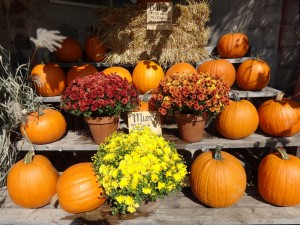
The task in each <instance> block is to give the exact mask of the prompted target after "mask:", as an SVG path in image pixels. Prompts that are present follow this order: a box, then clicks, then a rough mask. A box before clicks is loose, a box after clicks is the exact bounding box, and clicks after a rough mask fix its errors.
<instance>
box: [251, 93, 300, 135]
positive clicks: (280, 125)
mask: <svg viewBox="0 0 300 225" xmlns="http://www.w3.org/2000/svg"><path fill="white" fill-rule="evenodd" d="M283 96H284V93H279V94H278V95H277V96H276V99H269V100H267V101H265V102H263V103H262V104H261V105H260V106H259V107H258V110H257V111H258V116H259V127H260V129H262V131H263V132H265V133H267V134H269V135H272V136H277V137H289V136H292V135H294V134H297V133H298V132H300V104H299V103H298V102H296V101H294V100H292V99H289V98H283Z"/></svg>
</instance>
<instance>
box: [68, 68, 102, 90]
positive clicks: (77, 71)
mask: <svg viewBox="0 0 300 225" xmlns="http://www.w3.org/2000/svg"><path fill="white" fill-rule="evenodd" d="M96 72H98V70H97V68H96V67H95V66H93V65H92V64H84V65H78V66H76V65H75V66H72V67H71V68H70V69H69V70H68V73H67V85H69V84H70V83H71V82H72V81H73V80H74V79H75V78H77V77H85V76H88V75H93V74H95V73H96Z"/></svg>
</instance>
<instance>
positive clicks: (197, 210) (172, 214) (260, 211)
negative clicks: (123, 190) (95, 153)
mask: <svg viewBox="0 0 300 225" xmlns="http://www.w3.org/2000/svg"><path fill="white" fill-rule="evenodd" d="M0 204H1V209H0V224H1V225H17V224H22V225H29V224H30V225H35V224H36V225H43V224H47V225H49V224H50V225H52V224H61V225H64V224H72V225H76V224H81V225H82V224H103V225H104V224H111V225H141V224H143V225H154V224H160V225H179V224H180V225H183V224H184V225H198V224H300V206H295V207H277V206H272V205H270V204H268V203H266V202H265V201H264V200H263V199H262V198H261V197H260V196H259V195H258V194H257V191H256V189H255V188H254V187H250V188H248V189H247V191H246V193H245V195H244V196H243V198H242V199H241V200H240V201H239V202H237V203H236V204H235V205H233V206H231V207H229V208H209V207H206V206H204V205H202V204H201V203H200V202H199V201H198V200H197V199H196V198H195V197H194V196H193V194H192V193H191V190H190V188H189V187H187V188H184V190H183V191H182V192H177V193H174V194H171V195H169V196H168V197H166V198H165V199H162V200H160V201H159V202H158V207H157V209H156V210H155V211H154V212H153V213H145V212H137V213H135V214H130V215H125V216H121V217H117V216H112V215H110V213H109V206H108V205H107V204H106V203H105V204H104V205H102V206H100V207H99V208H98V209H96V210H94V211H91V212H87V213H81V214H76V215H74V214H70V213H67V212H64V211H63V210H62V209H61V208H59V207H58V208H53V207H51V206H49V205H48V206H45V207H43V208H40V209H24V208H20V207H18V206H16V205H15V204H14V203H12V202H11V200H10V199H9V197H8V196H7V192H6V190H5V189H2V190H1V191H0Z"/></svg>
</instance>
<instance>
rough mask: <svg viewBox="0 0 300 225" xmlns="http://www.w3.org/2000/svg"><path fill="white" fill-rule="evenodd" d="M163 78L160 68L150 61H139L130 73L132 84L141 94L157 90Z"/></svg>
mask: <svg viewBox="0 0 300 225" xmlns="http://www.w3.org/2000/svg"><path fill="white" fill-rule="evenodd" d="M163 78H164V71H163V69H162V67H161V66H160V65H159V64H157V63H155V62H153V61H151V60H142V61H139V62H138V63H137V64H136V66H135V67H134V69H133V72H132V82H133V84H134V85H135V86H136V88H137V89H138V90H140V91H141V93H146V92H147V91H150V90H151V89H155V88H157V87H158V85H159V82H160V81H161V80H162V79H163Z"/></svg>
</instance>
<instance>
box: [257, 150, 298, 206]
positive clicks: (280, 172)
mask: <svg viewBox="0 0 300 225" xmlns="http://www.w3.org/2000/svg"><path fill="white" fill-rule="evenodd" d="M275 150H276V151H275V152H272V153H270V154H268V155H266V156H265V157H264V158H263V159H262V160H261V162H260V163H259V166H258V191H259V194H260V195H261V196H262V197H263V199H264V200H266V201H267V202H269V203H271V204H273V205H277V206H296V205H298V204H300V188H299V187H300V159H299V158H298V157H296V156H294V155H290V154H287V153H286V151H285V149H284V148H282V147H278V148H276V149H275Z"/></svg>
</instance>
